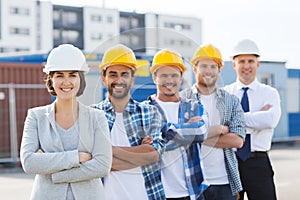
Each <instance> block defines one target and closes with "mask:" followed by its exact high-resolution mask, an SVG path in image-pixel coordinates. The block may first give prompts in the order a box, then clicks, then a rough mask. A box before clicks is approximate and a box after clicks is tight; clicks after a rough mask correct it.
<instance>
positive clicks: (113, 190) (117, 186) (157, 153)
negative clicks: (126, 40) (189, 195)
mask: <svg viewBox="0 0 300 200" xmlns="http://www.w3.org/2000/svg"><path fill="white" fill-rule="evenodd" d="M100 71H101V73H102V81H103V84H104V85H105V87H106V88H107V91H108V94H107V98H106V99H105V100H104V101H102V102H100V103H99V104H96V105H92V107H94V108H97V109H101V110H104V111H105V113H106V118H107V120H108V124H109V128H110V132H111V142H112V146H113V163H112V169H111V173H110V174H109V175H108V176H107V177H106V178H105V179H104V189H105V193H106V198H107V199H109V200H120V199H123V200H132V199H141V200H144V199H149V200H160V199H165V194H164V190H163V186H162V182H161V172H160V168H159V164H158V161H159V159H160V157H161V154H162V152H163V151H164V141H163V139H162V135H161V128H162V120H161V117H160V115H159V113H158V111H157V109H156V107H155V106H152V105H149V104H146V103H138V102H136V101H134V100H133V99H131V97H130V87H131V85H132V84H133V82H134V72H135V71H136V58H135V55H134V53H133V51H132V50H131V49H129V48H128V47H126V46H124V45H120V44H119V45H116V46H114V47H112V48H110V49H108V50H107V51H106V52H105V54H104V56H103V59H102V63H101V65H100ZM149 138H151V142H148V143H146V142H144V143H143V142H142V141H147V140H148V139H149Z"/></svg>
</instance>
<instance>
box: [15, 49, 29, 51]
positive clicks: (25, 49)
mask: <svg viewBox="0 0 300 200" xmlns="http://www.w3.org/2000/svg"><path fill="white" fill-rule="evenodd" d="M15 51H29V48H15Z"/></svg>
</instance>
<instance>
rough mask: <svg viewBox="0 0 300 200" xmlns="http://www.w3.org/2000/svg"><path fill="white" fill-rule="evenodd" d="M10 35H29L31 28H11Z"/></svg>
mask: <svg viewBox="0 0 300 200" xmlns="http://www.w3.org/2000/svg"><path fill="white" fill-rule="evenodd" d="M9 33H10V34H12V35H29V33H30V31H29V28H16V27H11V28H10V29H9Z"/></svg>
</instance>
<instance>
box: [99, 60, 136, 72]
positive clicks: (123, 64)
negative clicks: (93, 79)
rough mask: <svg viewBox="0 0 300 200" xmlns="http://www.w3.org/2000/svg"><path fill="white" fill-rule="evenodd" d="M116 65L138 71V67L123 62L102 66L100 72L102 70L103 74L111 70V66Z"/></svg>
mask: <svg viewBox="0 0 300 200" xmlns="http://www.w3.org/2000/svg"><path fill="white" fill-rule="evenodd" d="M115 65H122V66H125V67H128V68H130V69H132V70H133V71H134V72H135V71H136V70H137V65H135V64H129V63H122V62H114V63H108V64H103V65H100V68H99V70H100V72H103V71H105V70H107V68H109V67H111V66H115Z"/></svg>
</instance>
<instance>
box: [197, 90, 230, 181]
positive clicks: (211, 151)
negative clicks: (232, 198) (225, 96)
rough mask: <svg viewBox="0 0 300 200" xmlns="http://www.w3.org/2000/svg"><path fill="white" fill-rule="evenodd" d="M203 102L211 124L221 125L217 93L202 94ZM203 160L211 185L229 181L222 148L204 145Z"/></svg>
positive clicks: (204, 171) (205, 172)
mask: <svg viewBox="0 0 300 200" xmlns="http://www.w3.org/2000/svg"><path fill="white" fill-rule="evenodd" d="M201 103H202V104H203V106H204V109H205V110H206V111H207V114H208V121H209V126H212V125H220V114H219V111H218V109H217V107H216V94H215V93H212V94H211V95H201ZM201 160H202V162H203V174H204V177H205V178H206V180H207V182H208V183H209V184H210V185H222V184H228V183H229V181H228V177H227V172H226V166H225V160H224V152H223V149H222V148H215V147H212V146H207V145H202V151H201Z"/></svg>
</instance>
